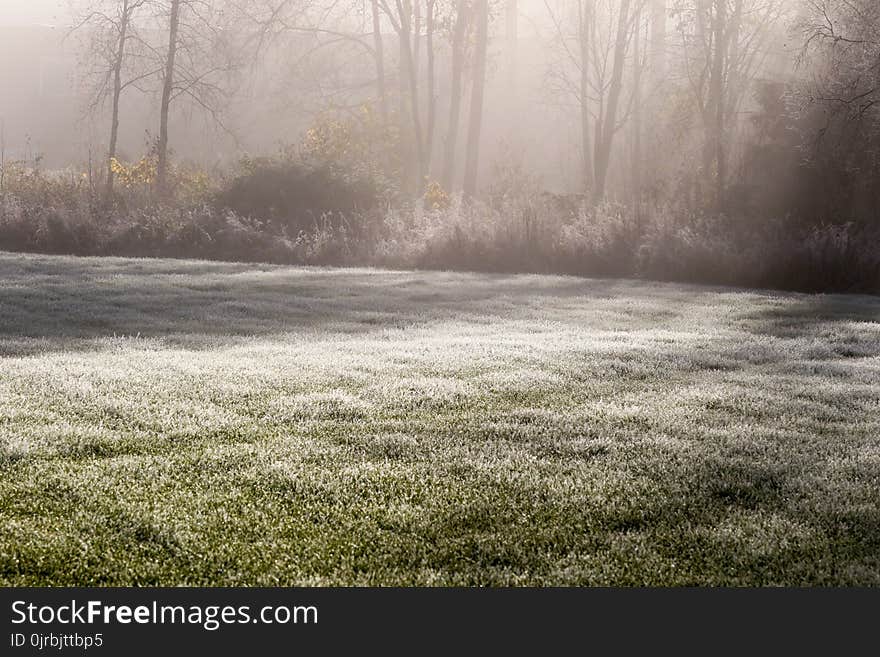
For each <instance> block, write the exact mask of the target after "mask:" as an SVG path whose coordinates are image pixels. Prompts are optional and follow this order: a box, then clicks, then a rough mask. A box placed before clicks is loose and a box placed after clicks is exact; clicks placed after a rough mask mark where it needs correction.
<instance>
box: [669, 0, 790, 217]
mask: <svg viewBox="0 0 880 657" xmlns="http://www.w3.org/2000/svg"><path fill="white" fill-rule="evenodd" d="M783 9H784V2H782V1H781V0H677V2H676V4H675V6H674V11H675V14H676V16H677V18H678V31H679V37H680V41H681V46H682V50H683V56H682V59H683V68H684V70H685V73H686V76H687V79H688V84H689V87H690V92H691V96H692V98H693V102H694V104H695V106H696V110H697V114H698V116H699V119H700V122H701V125H702V127H703V135H704V137H703V147H702V169H701V173H702V176H701V178H702V187H703V192H702V196H703V197H704V198H705V199H711V201H712V202H714V204H715V205H721V204H722V202H723V198H724V191H725V189H726V185H727V170H728V164H729V162H728V160H729V155H728V152H727V150H728V143H729V141H730V132H731V130H732V127H733V125H734V124H735V118H736V114H737V112H738V109H739V107H740V104H741V102H742V100H743V98H744V96H745V95H746V92H747V91H748V89H749V88H750V85H751V83H752V81H753V80H754V76H755V74H756V72H757V71H758V70H759V68H760V65H761V63H762V62H763V61H764V58H765V56H766V52H767V51H766V46H767V40H768V38H769V37H770V35H771V34H772V28H773V26H774V25H775V24H776V22H777V21H778V19H779V18H780V16H781V15H782V12H783Z"/></svg>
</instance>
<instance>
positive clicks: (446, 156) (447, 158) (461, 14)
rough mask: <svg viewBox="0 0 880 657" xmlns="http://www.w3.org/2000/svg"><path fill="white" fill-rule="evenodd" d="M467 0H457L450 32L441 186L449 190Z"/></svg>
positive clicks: (457, 114)
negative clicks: (446, 120) (450, 51)
mask: <svg viewBox="0 0 880 657" xmlns="http://www.w3.org/2000/svg"><path fill="white" fill-rule="evenodd" d="M468 16H469V14H468V3H467V0H458V5H457V7H456V15H455V28H454V31H453V34H452V81H451V84H450V87H451V88H450V92H449V93H450V99H449V126H448V128H447V130H446V142H445V146H444V149H443V150H444V153H443V179H442V183H443V188H444V189H445V190H446V191H448V192H451V191H452V185H453V178H454V176H455V150H456V145H457V142H458V124H459V121H460V120H461V78H462V70H463V69H464V41H465V32H466V31H467V25H468V20H469V18H468Z"/></svg>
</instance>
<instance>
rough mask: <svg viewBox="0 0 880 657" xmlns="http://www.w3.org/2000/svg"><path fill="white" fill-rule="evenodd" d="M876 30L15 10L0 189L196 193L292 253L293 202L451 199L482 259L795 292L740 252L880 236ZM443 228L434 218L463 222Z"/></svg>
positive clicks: (762, 5)
mask: <svg viewBox="0 0 880 657" xmlns="http://www.w3.org/2000/svg"><path fill="white" fill-rule="evenodd" d="M878 36H880V9H878V7H877V6H876V4H875V3H874V2H871V1H869V0H859V1H858V2H851V1H849V0H590V1H588V0H528V1H527V2H526V1H524V0H491V1H488V0H401V1H400V2H397V1H395V2H394V3H392V2H389V1H388V0H371V2H366V1H361V2H354V1H349V0H345V1H343V0H67V1H65V2H64V3H63V4H62V3H55V2H41V3H34V2H10V1H9V0H6V1H5V2H4V3H3V5H2V11H0V90H2V94H0V125H2V149H0V150H2V153H3V160H4V162H5V163H6V166H5V169H6V172H7V173H8V172H11V171H13V169H12V168H10V167H13V166H16V167H18V169H17V170H18V171H19V172H21V171H29V172H39V175H41V176H50V177H51V176H55V177H56V178H57V177H58V176H59V175H80V176H86V178H87V180H88V185H89V190H90V191H89V194H90V196H89V198H90V199H91V200H89V207H90V208H91V210H89V212H93V211H97V210H95V208H98V209H99V210H100V213H102V214H106V215H107V216H109V217H113V218H116V217H118V216H119V214H118V213H119V209H120V207H124V208H126V211H130V210H131V208H132V207H135V206H140V205H141V204H146V205H147V206H149V207H152V204H154V203H161V204H166V203H167V202H169V201H171V200H174V201H175V202H181V203H182V202H183V201H184V200H186V203H183V205H182V206H181V207H194V206H192V203H195V202H196V201H198V202H199V203H208V205H209V206H210V207H212V208H221V207H222V208H225V209H227V210H231V211H234V212H236V213H243V214H244V216H245V217H251V218H256V219H258V220H260V221H264V220H268V219H270V218H272V220H273V221H275V222H276V225H277V226H278V230H283V231H288V233H287V234H289V235H290V237H291V239H293V240H294V241H296V240H297V239H299V238H298V237H296V236H297V235H298V234H299V232H302V231H305V233H304V234H308V235H311V236H313V237H314V235H316V234H317V233H316V232H315V231H316V228H315V223H314V222H312V224H309V226H305V225H301V224H300V220H299V219H293V218H292V217H293V216H294V215H296V216H300V215H302V213H303V212H305V213H306V214H308V216H324V215H326V214H327V213H328V212H331V211H332V212H336V213H345V212H351V211H352V210H351V208H354V207H357V208H361V209H362V208H363V207H364V206H365V205H367V206H369V207H371V208H378V207H387V208H392V209H394V210H399V211H401V212H405V213H406V212H411V211H414V212H416V214H417V215H418V217H422V215H421V214H419V213H420V212H422V211H423V210H425V209H427V210H430V211H436V212H444V211H446V210H447V209H448V208H459V207H461V206H460V203H462V202H463V203H464V204H465V205H466V206H467V208H469V210H468V211H472V212H474V213H475V214H476V215H480V216H482V217H483V218H484V219H485V217H487V216H489V215H490V214H492V215H493V216H495V217H496V219H497V221H495V220H493V221H494V223H493V221H488V220H485V221H482V222H478V224H475V225H480V226H483V227H487V226H492V228H491V229H489V232H490V233H491V236H490V235H488V234H487V235H483V236H482V237H479V239H480V240H483V239H485V240H488V241H489V242H490V243H491V244H492V249H497V250H498V254H496V255H495V256H493V258H494V260H493V261H494V262H496V264H495V265H492V267H495V268H499V267H500V268H507V269H515V270H519V269H522V268H526V269H538V270H543V269H553V270H555V269H559V267H557V264H558V258H557V257H556V256H555V255H552V254H556V253H557V252H558V251H559V250H560V249H573V250H574V251H575V252H577V253H582V255H581V256H577V257H576V258H575V259H576V260H577V263H578V264H576V265H575V264H573V265H571V266H570V267H568V269H571V270H574V271H578V272H592V271H596V270H601V271H608V272H615V273H624V274H639V273H644V272H645V271H647V270H648V269H650V268H651V267H654V266H655V265H656V263H655V262H654V260H652V259H651V257H652V256H651V257H649V256H647V255H646V254H654V253H656V254H659V256H658V257H660V259H661V261H662V264H661V265H656V266H657V267H658V272H659V273H655V274H653V275H658V276H660V275H662V276H672V277H677V278H681V277H684V278H693V277H696V278H698V279H699V280H734V281H743V280H751V278H752V272H754V271H760V272H763V273H761V274H760V275H758V278H760V279H761V280H764V279H765V278H766V280H767V281H773V283H772V284H774V285H776V284H781V285H786V286H795V287H797V286H802V285H801V284H800V283H798V282H797V281H798V280H799V277H803V276H804V275H805V274H804V273H803V272H802V273H798V274H795V273H793V272H800V268H801V266H802V263H801V260H798V263H800V264H788V265H785V266H784V267H783V269H784V270H785V271H777V269H776V268H779V267H782V265H781V264H780V263H781V262H787V260H785V259H783V260H782V261H780V260H779V258H778V257H777V256H772V257H771V256H769V255H767V254H763V253H755V252H753V251H754V249H755V248H758V245H762V248H763V246H766V245H767V244H775V245H776V246H774V247H773V248H774V249H777V250H778V251H779V252H780V253H782V252H784V253H786V254H789V255H791V257H796V258H798V259H802V260H803V263H807V262H810V261H811V260H810V258H812V259H813V260H815V259H816V258H817V257H820V258H831V259H832V260H834V259H835V258H838V257H839V258H841V262H844V261H845V262H853V258H852V257H851V256H852V254H847V253H846V249H849V248H851V245H853V244H856V245H858V247H857V248H859V249H861V248H863V245H865V244H867V243H869V242H870V241H871V239H872V238H869V237H866V235H869V234H873V233H872V232H871V231H875V230H877V226H878V211H877V208H878V203H880V183H878V182H877V181H878V180H880V175H878V173H880V160H878V158H876V157H875V156H874V153H876V152H877V148H878V147H880V115H878V109H877V108H878V107H880V105H878V103H877V101H878V100H880V92H878V89H880V75H878V70H880V65H878V62H880V47H878V46H877V45H876V44H877V43H878V42H880V38H878ZM255 163H256V164H255ZM255 166H256V167H257V169H259V172H257V169H255V168H254V167H255ZM261 167H262V168H261ZM265 167H268V168H269V169H272V173H266V172H265V171H263V168H265ZM273 167H274V168H275V169H273ZM279 167H280V169H279ZM291 167H292V168H291ZM281 169H283V171H281ZM184 171H186V172H188V173H187V174H186V176H184V174H183V172H184ZM65 172H66V173H65ZM255 172H256V173H255ZM292 172H293V173H292ZM307 172H313V173H314V172H330V173H331V174H332V175H331V177H333V176H336V177H340V176H341V178H340V180H345V181H346V182H345V185H347V186H348V187H346V190H347V191H345V192H344V193H343V191H342V190H341V189H337V188H336V187H334V185H335V183H333V182H332V181H331V180H329V179H327V180H323V179H322V180H323V182H322V183H321V184H320V185H317V186H316V185H312V184H305V185H304V186H302V187H298V185H300V182H301V181H302V180H305V179H306V178H303V176H306V177H307ZM291 175H294V177H295V178H296V176H299V178H296V180H294V179H291V178H290V177H289V176H291ZM308 175H312V174H308ZM316 175H317V174H316ZM322 175H323V174H322ZM328 175H330V174H328ZM187 176H189V178H187ZM242 176H244V177H245V178H248V177H250V178H248V179H249V180H250V182H249V183H248V184H253V185H254V187H253V189H250V191H249V192H248V193H247V194H244V196H246V197H247V199H244V198H242V196H241V195H242V194H243V192H242V190H241V189H239V188H232V187H230V185H232V184H233V181H235V180H239V179H240V178H241V177H242ZM254 176H255V177H254ZM266 176H268V178H267V179H264V178H265V177H266ZM11 179H12V178H11V177H10V176H8V175H6V173H4V175H3V176H2V177H0V180H11ZM117 179H119V180H122V181H123V184H122V185H121V187H120V185H117V184H116V182H117ZM190 179H191V180H190ZM270 179H271V182H270ZM186 180H190V182H192V180H198V181H199V184H198V185H197V187H198V189H199V193H198V194H196V195H195V196H192V195H190V196H189V197H187V198H186V199H182V198H180V194H182V193H183V192H182V190H184V189H185V188H186V187H187V185H189V183H187V182H185V181H186ZM297 181H300V182H297ZM242 184H244V183H242ZM267 185H268V187H267ZM358 185H360V186H361V187H358ZM364 185H366V187H363V186H364ZM367 187H368V188H369V189H371V190H372V191H371V192H370V194H368V195H367V196H364V195H363V193H362V191H363V189H366V188H367ZM355 188H357V189H359V190H361V191H357V190H356V189H355ZM297 189H299V190H300V191H297V192H296V193H295V194H294V191H292V190H297ZM316 189H318V190H323V193H325V195H326V196H327V198H325V199H323V200H321V201H320V202H318V201H317V200H315V199H314V198H305V197H303V196H297V197H296V198H293V197H292V196H291V195H292V194H294V196H296V195H297V194H305V193H309V194H311V193H313V192H314V191H315V190H316ZM331 190H335V191H331ZM135 192H136V194H135ZM120 194H121V195H122V196H120ZM131 194H135V196H136V199H137V200H136V202H133V201H132V202H126V203H123V201H124V200H125V198H127V197H128V195H131ZM273 195H275V196H277V199H276V200H271V199H272V198H275V197H274V196H273ZM340 195H341V196H340ZM19 197H20V194H19V195H17V196H16V197H15V198H17V199H19V200H20V198H19ZM97 197H100V200H101V202H100V203H98V202H97V201H95V200H94V199H95V198H97ZM331 197H332V198H331ZM367 197H369V198H370V199H372V200H370V201H369V202H367V201H366V200H365V199H366V198H367ZM340 198H345V199H348V200H346V201H344V202H342V201H338V199H340ZM218 199H225V200H223V201H222V202H221V201H220V200H218ZM230 199H235V202H233V201H232V200H230ZM278 199H286V200H283V202H282V201H281V200H278ZM334 199H336V200H334ZM120 203H123V206H120ZM132 203H133V204H132ZM340 203H341V205H340ZM188 204H189V205H188ZM279 204H280V205H279ZM480 204H482V205H481V206H480V208H482V209H479V208H477V206H478V205H480ZM280 207H284V208H287V210H283V211H282V210H280V209H279V208H280ZM610 208H611V209H610ZM358 212H360V210H358ZM457 212H458V210H455V212H454V213H453V214H449V215H444V216H442V217H440V216H439V215H438V216H436V217H434V219H433V220H432V222H433V223H430V225H431V226H433V227H434V228H436V227H437V226H444V227H445V228H444V230H446V229H448V230H453V231H463V230H464V229H463V228H461V227H460V226H459V222H460V221H462V219H461V216H460V215H459V214H456V213H457ZM279 213H280V214H282V215H284V216H283V217H281V218H278V216H277V215H279ZM298 213H299V214H298ZM493 213H494V214H493ZM609 213H610V214H609ZM77 216H79V215H77ZM302 216H305V215H302ZM421 220H422V219H418V221H421ZM376 221H378V220H376ZM364 222H366V220H365V219H363V218H361V219H358V220H357V222H356V223H357V224H358V225H359V226H361V228H363V226H364V225H365V223H364ZM367 223H369V222H367ZM377 225H378V224H377ZM405 225H407V226H410V228H411V227H412V225H414V224H412V223H406V224H405ZM455 226H459V227H458V228H454V227H455ZM261 230H262V229H261ZM359 230H360V228H359ZM394 230H396V229H392V228H389V226H387V225H384V224H383V225H382V228H381V230H379V229H378V228H376V227H375V226H374V227H373V228H371V229H370V230H369V231H368V232H369V233H370V238H369V240H368V241H369V243H370V245H371V246H370V249H371V250H370V253H371V254H372V255H371V256H370V258H374V257H378V256H377V255H376V253H378V252H373V251H372V249H380V250H381V248H385V247H384V246H382V245H383V244H385V242H383V241H382V240H387V239H390V238H389V237H388V234H387V233H383V232H382V231H391V232H392V233H393V232H394ZM496 230H497V231H498V233H497V234H496V233H495V232H493V231H496ZM511 231H512V232H511ZM841 231H843V232H842V233H841ZM865 231H868V232H867V233H866V232H865ZM465 232H466V233H467V234H468V235H469V237H472V238H474V239H477V237H476V234H475V233H474V232H473V231H472V229H471V227H468V229H467V231H465ZM455 234H461V233H460V232H459V233H455ZM505 235H507V237H505ZM511 235H515V237H511ZM695 235H697V236H698V237H695ZM841 235H842V237H841ZM496 238H497V240H501V241H500V242H498V241H496ZM35 239H37V238H35ZM346 239H347V238H346ZM359 239H360V238H359ZM364 239H366V238H364ZM509 239H513V240H514V241H515V242H516V241H517V240H521V241H522V243H523V245H522V246H521V247H520V246H518V247H517V248H518V249H520V250H521V252H517V253H518V255H516V254H514V253H513V252H512V251H511V247H510V245H505V244H504V243H503V242H504V240H509ZM370 240H372V241H370ZM536 240H542V241H544V245H543V246H541V247H540V248H538V247H536V246H535V244H536ZM647 241H652V242H651V244H652V246H651V248H650V249H649V248H648V247H647ZM273 243H274V242H273ZM395 243H396V244H398V245H399V244H400V242H395ZM517 243H518V242H517ZM526 245H528V246H526ZM573 245H574V246H573ZM695 245H699V246H695ZM828 245H833V246H830V247H829V246H828ZM841 245H847V246H841ZM362 246H363V244H360V243H359V244H358V248H361V247H362ZM345 248H346V249H349V248H350V247H348V246H347V247H345ZM444 248H445V247H444ZM475 248H476V247H475ZM480 248H483V247H480ZM828 248H831V249H832V250H833V253H832V254H830V255H829V254H828V253H826V252H825V251H826V250H827V249H828ZM864 248H868V247H864ZM535 249H537V250H538V251H539V252H540V254H539V255H534V254H533V253H532V251H534V250H535ZM680 249H683V250H684V252H685V253H686V255H685V256H682V255H681V253H680V251H679V250H680ZM817 249H818V251H819V252H821V254H822V255H821V256H817V255H816V254H815V253H814V251H816V250H817ZM834 249H836V251H834ZM609 250H610V252H609V253H606V251H609ZM597 252H601V253H604V254H605V255H602V256H601V257H600V256H597V255H596V253H597ZM622 253H623V254H625V255H621V254H622ZM774 253H776V251H774ZM591 254H592V255H591ZM676 254H678V255H676ZM713 254H717V257H716V255H713ZM731 254H736V258H737V259H738V260H737V261H736V263H733V264H731V263H726V264H721V263H722V262H724V260H723V258H727V257H728V256H730V255H731ZM794 254H796V255H794ZM254 257H269V256H268V255H264V256H254ZM273 257H274V256H273ZM289 257H290V258H293V256H289ZM340 257H341V256H340ZM419 257H424V258H428V255H425V254H423V256H419ZM431 257H434V256H433V255H432V256H431ZM438 257H439V256H438ZM444 257H445V256H444ZM485 257H486V256H485V254H484V255H483V256H480V257H479V258H477V257H476V256H474V258H475V261H474V262H470V259H469V258H470V256H469V257H468V258H466V259H468V261H469V263H470V264H469V265H468V266H478V264H479V263H480V262H482V260H485ZM572 257H575V256H572ZM786 257H788V256H786ZM285 258H288V256H285ZM297 258H299V256H297ZM670 258H671V259H672V260H669V259H670ZM875 258H876V254H875V253H874V252H873V251H870V252H869V253H867V254H862V255H860V256H859V258H857V259H856V260H857V261H858V262H864V263H867V264H865V265H864V267H867V269H866V271H873V266H874V265H873V264H872V263H873V262H874V261H875ZM520 259H521V260H522V261H523V262H520ZM750 259H751V260H750ZM752 260H755V261H756V262H759V263H761V264H760V267H758V268H757V269H756V267H757V265H755V263H754V262H752ZM526 262H527V263H529V264H524V263H526ZM585 263H586V264H585ZM597 263H604V264H601V266H600V264H597ZM435 264H438V265H444V266H446V265H450V263H449V262H446V260H444V258H440V260H439V261H438V262H437V263H435ZM480 266H482V265H480ZM803 266H807V265H803ZM861 266H862V265H860V267H861ZM764 267H766V268H767V271H764V269H762V268H764ZM707 268H708V270H710V271H711V272H714V273H711V274H708V273H706V271H703V270H704V269H707ZM696 270H699V272H698V271H696ZM770 270H773V271H770ZM845 270H846V273H845V274H841V275H842V276H844V277H846V276H849V275H850V273H851V272H850V268H848V267H847V268H845ZM723 272H734V273H731V274H726V273H723ZM762 277H763V278H762ZM856 278H859V279H860V275H859V276H856ZM869 278H870V280H871V281H873V280H874V278H875V277H874V274H870V275H869ZM782 280H785V281H788V282H785V283H781V282H779V281H782ZM873 284H874V283H873V282H872V283H870V285H869V287H871V286H872V285H873ZM811 285H812V284H811Z"/></svg>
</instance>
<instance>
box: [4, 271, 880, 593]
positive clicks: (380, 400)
mask: <svg viewBox="0 0 880 657" xmlns="http://www.w3.org/2000/svg"><path fill="white" fill-rule="evenodd" d="M0 583H2V584H3V585H229V586H235V585H267V586H273V585H722V584H723V585H783V584H792V585H880V297H873V296H858V295H806V294H793V293H779V292H768V291H761V290H757V291H755V290H751V291H745V290H739V289H735V288H722V287H705V286H696V285H679V284H664V283H648V282H639V281H629V280H615V279H604V280H600V279H579V278H572V277H563V276H538V275H500V274H496V275H492V274H469V273H441V272H427V271H420V272H411V271H389V270H379V269H332V268H308V267H304V268H295V267H284V266H271V265H254V264H228V263H222V262H200V261H187V260H143V259H124V258H76V257H61V256H42V255H20V254H0Z"/></svg>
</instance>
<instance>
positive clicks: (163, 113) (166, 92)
mask: <svg viewBox="0 0 880 657" xmlns="http://www.w3.org/2000/svg"><path fill="white" fill-rule="evenodd" d="M180 3H181V0H171V11H170V14H169V16H170V18H169V20H168V50H167V52H166V54H165V74H164V77H163V78H162V99H161V101H160V106H159V142H158V149H157V158H158V160H157V164H156V188H157V189H158V191H159V195H160V196H164V195H165V194H166V193H167V191H168V113H169V110H170V108H171V94H172V93H173V92H174V73H175V61H176V59H177V46H178V38H179V34H180Z"/></svg>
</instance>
